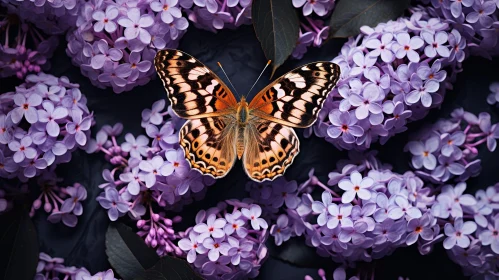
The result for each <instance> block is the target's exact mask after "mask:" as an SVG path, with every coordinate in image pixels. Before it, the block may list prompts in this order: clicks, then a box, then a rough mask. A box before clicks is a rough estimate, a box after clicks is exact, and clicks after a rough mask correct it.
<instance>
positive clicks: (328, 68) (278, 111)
mask: <svg viewBox="0 0 499 280" xmlns="http://www.w3.org/2000/svg"><path fill="white" fill-rule="evenodd" d="M339 77H340V67H339V66H338V65H336V64H334V63H331V62H314V63H309V64H306V65H304V66H301V67H299V68H296V69H294V70H292V71H290V72H288V73H286V74H284V75H283V76H281V77H279V78H278V79H277V80H275V81H274V82H272V83H271V84H270V85H268V86H267V87H265V88H264V89H263V90H262V91H260V92H259V93H258V94H257V95H256V96H255V97H254V98H253V100H252V101H251V103H250V104H249V110H250V114H253V115H255V116H258V117H260V118H263V119H267V120H270V121H273V122H278V123H281V124H284V125H286V126H290V127H302V128H304V127H309V126H311V125H312V124H313V123H314V122H315V120H316V119H317V116H318V114H319V111H320V109H321V108H322V105H323V103H324V101H325V100H326V96H327V95H328V94H329V93H330V92H331V90H332V89H333V87H334V86H335V85H336V82H337V81H338V79H339Z"/></svg>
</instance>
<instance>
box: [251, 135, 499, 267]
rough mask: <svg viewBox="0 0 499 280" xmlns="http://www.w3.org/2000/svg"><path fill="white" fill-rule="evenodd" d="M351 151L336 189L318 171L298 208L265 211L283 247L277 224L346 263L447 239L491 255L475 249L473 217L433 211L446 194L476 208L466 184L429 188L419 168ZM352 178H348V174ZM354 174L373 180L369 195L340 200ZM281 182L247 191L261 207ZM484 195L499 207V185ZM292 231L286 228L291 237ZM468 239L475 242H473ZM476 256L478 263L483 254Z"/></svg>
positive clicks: (425, 248)
mask: <svg viewBox="0 0 499 280" xmlns="http://www.w3.org/2000/svg"><path fill="white" fill-rule="evenodd" d="M437 140H439V139H437ZM350 156H351V158H350V159H349V160H344V161H341V162H340V163H338V164H337V169H336V170H335V171H334V173H335V174H343V173H345V174H344V175H342V176H343V178H342V179H340V180H337V181H336V183H333V184H331V187H328V186H326V185H324V184H322V183H321V182H320V180H318V179H313V175H311V179H309V180H307V181H306V182H305V183H303V184H299V186H300V187H299V188H298V189H297V190H296V193H297V196H298V197H301V198H302V199H301V201H300V204H299V205H298V207H296V208H294V209H291V208H288V207H286V206H285V205H282V206H281V207H280V208H279V209H275V208H269V207H265V208H264V209H265V210H266V211H267V213H264V214H265V215H266V216H267V217H269V219H270V220H271V222H272V226H271V228H272V235H273V236H274V237H275V238H276V239H275V241H276V242H277V243H279V244H281V241H282V240H281V238H282V236H281V235H280V232H279V231H278V230H277V229H281V230H282V229H291V231H290V235H291V237H290V238H293V237H295V236H302V235H303V236H304V237H305V239H306V244H308V245H309V246H313V247H315V248H317V252H318V253H319V254H321V255H329V256H332V257H334V258H335V259H337V260H339V261H340V262H350V261H358V260H364V261H370V260H372V259H373V258H380V257H382V256H384V255H387V254H391V253H392V252H393V250H395V249H396V248H399V247H403V246H407V245H413V244H415V245H417V246H418V249H419V250H420V252H421V253H422V254H427V253H428V252H429V251H430V250H431V248H432V247H433V246H434V245H435V244H437V243H439V242H442V241H444V239H445V241H444V247H445V248H446V249H448V252H449V254H450V255H453V254H455V253H458V252H460V251H458V250H457V249H454V248H453V247H456V246H451V245H453V244H457V247H459V246H461V247H459V248H464V249H466V250H468V248H469V250H470V253H472V254H473V255H477V254H480V252H483V253H481V254H482V255H481V256H482V257H483V256H484V254H489V253H490V250H489V249H488V247H487V246H488V245H485V246H484V247H483V248H484V249H483V251H480V250H479V249H476V248H475V247H476V246H477V242H479V241H478V240H479V238H478V235H479V234H480V233H481V232H483V230H482V229H483V228H482V229H478V228H477V227H478V226H477V224H476V223H475V222H474V221H473V220H470V217H471V216H470V215H467V216H465V217H464V218H463V215H462V214H461V217H457V216H450V215H448V216H447V217H443V216H441V215H438V216H434V215H433V209H432V208H433V207H432V206H434V205H438V204H440V203H442V201H443V200H441V199H440V198H443V197H445V198H446V199H448V200H449V201H452V202H453V203H455V204H458V205H460V207H463V209H466V211H468V207H472V206H473V205H475V204H474V202H475V199H474V198H473V197H472V196H470V195H467V194H463V192H464V189H465V185H464V184H457V185H456V186H451V185H449V186H446V187H443V188H434V187H432V186H431V185H425V184H424V182H423V181H422V180H421V179H419V178H418V177H416V176H415V174H414V173H411V172H407V173H405V174H404V175H401V174H397V173H395V172H393V171H391V170H390V167H389V166H385V165H383V164H382V163H381V162H379V161H378V160H377V159H376V158H375V157H373V155H372V154H364V156H362V155H361V156H359V155H357V154H355V156H354V153H350ZM339 170H342V171H341V172H340V171H339ZM349 176H350V179H347V178H349ZM351 177H360V178H356V179H355V181H356V182H357V183H358V184H361V182H362V179H365V178H368V180H372V186H370V196H371V197H370V198H366V199H362V198H359V199H357V200H355V201H352V202H350V203H342V190H341V189H342V188H341V184H343V183H344V182H350V184H352V185H355V184H353V183H352V182H353V180H352V179H351ZM338 181H339V183H338ZM281 184H283V182H272V183H265V184H260V185H258V184H250V185H248V186H249V188H248V190H249V191H250V196H251V197H252V199H256V201H257V202H258V203H259V204H262V205H272V201H273V200H274V199H275V198H274V197H272V195H271V194H268V191H267V187H269V189H270V191H271V190H272V188H275V187H277V186H279V185H281ZM314 189H315V190H317V189H319V190H322V199H321V201H314V198H313V197H312V196H311V193H312V192H313V191H314ZM338 190H339V191H340V192H339V193H338ZM432 193H436V194H437V195H435V196H437V197H438V198H439V199H435V196H432V195H431V194H432ZM479 193H480V195H478V196H479V197H480V199H477V200H479V201H483V202H482V203H485V201H494V200H495V201H496V203H498V205H499V194H498V193H499V189H497V190H496V188H495V187H491V188H489V189H488V194H486V193H485V192H483V193H481V192H479ZM496 196H497V197H496ZM452 207H455V206H452ZM307 209H309V210H307ZM497 209H499V207H497ZM467 213H469V212H467ZM437 214H438V213H437ZM480 215H486V216H484V218H485V219H486V220H488V219H490V220H493V219H491V217H492V216H491V211H489V212H483V214H480ZM285 217H286V218H285ZM278 219H279V225H278V224H277V220H278ZM471 219H473V218H471ZM443 223H447V225H446V226H445V229H444V227H441V226H440V225H439V224H443ZM481 224H482V225H483V223H481ZM487 225H488V226H489V229H490V232H493V231H494V229H493V226H491V225H490V223H489V222H488V221H487V223H485V226H487ZM287 235H288V234H287V231H286V238H288V237H287ZM472 235H473V236H472ZM484 235H485V237H484V238H487V241H486V244H491V243H487V242H492V241H489V239H488V238H489V237H488V235H491V234H490V233H486V234H484ZM492 235H493V233H492ZM466 239H467V240H468V242H467V241H466ZM470 240H473V244H471V242H470ZM490 240H492V239H490ZM466 243H468V245H469V246H468V245H466ZM470 259H471V261H473V262H474V261H477V260H478V259H479V258H473V257H471V258H470ZM487 269H488V268H487Z"/></svg>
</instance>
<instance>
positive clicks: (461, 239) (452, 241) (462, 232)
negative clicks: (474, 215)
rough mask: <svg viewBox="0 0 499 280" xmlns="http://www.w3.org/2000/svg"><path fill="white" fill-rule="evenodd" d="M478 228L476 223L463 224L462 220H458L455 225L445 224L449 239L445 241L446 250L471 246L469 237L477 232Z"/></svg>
mask: <svg viewBox="0 0 499 280" xmlns="http://www.w3.org/2000/svg"><path fill="white" fill-rule="evenodd" d="M476 228H477V226H476V224H475V222H472V221H467V222H463V219H462V218H457V219H456V220H455V221H454V225H451V224H449V223H447V224H445V227H444V230H445V235H446V236H447V238H446V239H445V240H444V248H445V249H447V250H449V249H451V248H452V247H454V246H455V245H457V246H459V247H461V248H467V247H468V246H469V245H470V239H469V237H468V236H467V235H470V234H472V233H473V232H475V230H476Z"/></svg>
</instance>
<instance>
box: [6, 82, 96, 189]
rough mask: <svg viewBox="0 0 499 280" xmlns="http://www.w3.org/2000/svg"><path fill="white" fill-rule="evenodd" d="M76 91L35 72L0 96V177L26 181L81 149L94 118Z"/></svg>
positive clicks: (74, 88) (68, 84)
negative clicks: (10, 90) (13, 89)
mask: <svg viewBox="0 0 499 280" xmlns="http://www.w3.org/2000/svg"><path fill="white" fill-rule="evenodd" d="M78 87H79V86H78V85H77V84H73V83H71V82H70V81H69V80H68V78H66V77H64V76H63V77H60V78H57V77H54V76H52V75H49V74H44V73H42V72H40V73H38V74H36V75H35V74H31V75H28V76H27V77H26V80H25V83H24V84H22V85H20V86H18V87H16V90H15V91H14V92H7V93H4V94H2V95H0V177H3V178H14V177H18V178H19V179H20V180H21V181H23V182H25V181H27V180H28V179H29V178H33V177H35V176H37V175H39V174H40V173H41V172H42V171H43V170H45V169H46V168H47V167H49V166H55V165H57V164H59V163H64V162H68V161H70V160H71V153H72V152H73V151H74V150H76V149H78V148H85V146H86V144H87V139H88V137H89V136H90V127H91V126H92V124H93V121H94V119H93V115H92V114H91V113H90V112H89V110H88V108H87V105H86V103H87V101H86V98H85V96H83V95H82V93H81V92H80V90H79V88H78Z"/></svg>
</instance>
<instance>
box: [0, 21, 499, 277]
mask: <svg viewBox="0 0 499 280" xmlns="http://www.w3.org/2000/svg"><path fill="white" fill-rule="evenodd" d="M343 43H344V41H343V40H339V39H335V40H331V41H329V42H327V43H326V44H325V45H323V46H322V47H321V48H320V49H318V48H311V49H310V50H309V52H308V53H307V54H306V55H305V57H304V58H303V59H301V60H289V61H288V62H286V63H285V64H284V65H283V66H282V67H280V68H279V69H278V70H277V72H276V76H275V77H278V76H280V75H282V74H284V73H285V72H287V71H289V70H291V69H293V68H294V67H297V66H299V65H302V64H305V63H308V62H312V61H316V60H331V59H332V58H334V57H335V56H336V55H337V54H338V53H339V51H340V48H341V46H342V45H343ZM65 47H66V45H65V40H64V38H61V45H60V47H59V48H58V50H57V51H56V53H55V55H54V57H53V58H52V60H51V62H52V68H51V70H50V71H49V73H51V74H53V75H55V76H67V77H68V78H69V79H70V81H71V82H73V83H78V84H80V88H81V91H82V93H83V94H85V95H86V97H87V99H88V107H89V108H90V110H91V111H93V112H94V113H95V119H96V122H97V123H96V125H95V127H94V128H93V130H92V131H93V133H94V134H93V135H95V132H97V131H98V130H99V129H100V127H101V126H103V125H105V124H111V125H112V124H114V123H116V122H122V123H123V124H124V127H125V129H124V132H123V133H122V137H121V138H123V135H125V134H126V132H131V133H133V134H134V135H138V134H145V131H144V130H143V129H142V127H141V126H140V120H141V112H142V110H143V109H145V108H151V106H152V103H153V102H154V101H156V100H158V99H161V98H166V94H165V91H164V89H163V87H162V85H161V82H160V81H159V79H155V80H153V81H151V82H149V83H148V84H147V85H145V86H141V87H137V88H135V89H134V90H132V91H130V92H125V93H122V94H119V95H117V94H115V93H114V92H113V91H112V89H106V90H102V89H98V88H96V87H94V86H92V85H91V83H90V81H89V80H88V78H86V77H84V76H83V75H81V73H80V69H79V68H78V67H76V66H73V65H72V64H71V61H70V58H69V57H67V55H66V53H65ZM179 49H181V50H183V51H185V52H187V53H190V54H191V55H193V56H195V57H196V58H197V59H199V60H200V61H201V62H203V63H205V64H206V65H207V66H208V67H209V68H211V69H212V70H214V71H215V72H216V73H217V74H218V75H219V76H220V77H221V78H222V79H224V80H226V79H225V77H224V76H223V74H222V72H221V71H220V69H219V68H218V66H217V64H216V62H217V61H220V62H221V64H222V65H223V67H224V69H225V71H226V72H227V74H228V76H229V77H230V79H231V81H232V83H233V84H234V85H235V86H236V88H237V90H238V91H239V93H240V94H245V93H246V92H247V91H248V90H249V88H250V87H251V85H252V84H253V82H254V81H255V79H256V78H257V76H258V74H259V73H260V71H261V69H263V67H264V65H265V63H266V62H267V59H266V58H265V56H264V54H263V52H262V50H261V47H260V44H259V42H258V40H257V39H256V36H255V34H254V31H253V28H252V27H251V26H244V27H241V28H239V29H238V30H237V31H231V30H224V31H221V32H220V33H218V34H213V33H210V32H206V31H201V30H197V29H195V28H193V27H191V28H189V31H188V32H187V34H186V35H185V36H184V37H183V39H182V40H181V44H180V47H179ZM498 66H499V60H497V59H496V60H494V61H489V60H485V59H483V58H479V57H472V58H469V59H468V60H466V61H465V63H464V64H463V68H464V71H463V73H461V74H459V75H458V80H457V82H456V83H455V84H454V89H453V90H450V91H448V92H447V95H446V98H445V101H444V104H443V105H442V108H440V109H435V110H433V111H432V112H431V113H430V115H429V116H428V117H426V118H425V119H424V120H422V121H418V122H414V123H411V124H410V125H409V132H406V133H403V134H399V135H397V136H395V137H393V138H392V139H390V141H388V143H387V144H385V145H384V146H381V145H379V144H375V145H373V147H372V149H375V150H378V151H379V158H380V159H381V160H382V161H384V162H387V163H391V164H392V165H393V166H394V170H395V171H397V172H404V171H406V170H409V166H408V164H407V162H408V161H409V156H408V155H407V154H405V153H403V152H402V150H403V146H404V145H405V143H406V142H407V139H408V137H409V135H410V132H411V131H416V130H417V129H418V128H419V127H420V126H421V125H424V124H428V123H432V122H434V121H435V120H436V119H438V118H447V117H449V114H450V112H451V111H452V110H453V109H455V108H458V107H463V108H464V109H465V110H467V111H470V112H473V113H475V114H478V113H479V112H482V111H487V112H489V113H490V114H491V115H492V121H493V122H496V121H497V120H498V118H497V116H498V115H497V113H498V109H497V108H496V107H492V106H489V105H488V104H487V103H486V100H485V99H486V96H487V95H488V94H489V89H488V87H489V84H490V83H491V82H494V81H499V75H497V69H499V68H498ZM269 76H270V71H269V70H267V71H266V73H264V74H263V76H262V78H261V80H260V81H259V83H258V84H257V85H256V86H255V88H254V90H253V91H252V94H250V95H249V99H251V97H252V96H253V95H254V94H255V93H256V92H258V91H259V90H260V89H262V88H263V87H264V86H265V85H267V84H268V83H269V82H270V81H269ZM275 77H274V78H275ZM18 83H19V80H17V79H14V78H9V79H0V92H6V91H9V90H13V88H14V86H15V85H17V84H18ZM298 135H299V136H300V138H301V139H300V140H301V150H302V152H301V153H300V154H299V155H298V157H297V159H296V160H295V162H294V164H293V165H292V166H291V167H290V168H289V170H288V171H287V172H286V176H285V177H286V178H287V179H288V180H298V181H299V182H302V181H304V180H305V179H306V178H307V173H308V171H309V170H310V168H315V171H316V172H315V174H316V175H317V176H318V177H319V178H320V179H322V181H323V182H326V181H327V179H326V178H327V174H328V173H329V172H331V171H332V170H333V169H334V168H335V164H336V161H337V160H338V159H341V158H345V157H346V152H340V151H337V150H336V149H335V148H334V147H333V146H332V145H331V144H329V143H327V142H326V141H324V140H323V139H320V138H317V137H315V136H312V137H311V138H309V139H304V138H303V137H302V135H303V133H302V131H298ZM498 155H499V152H497V151H496V152H495V153H490V152H488V151H486V150H485V149H483V148H482V149H481V152H480V158H481V159H482V168H483V170H482V173H481V175H480V176H478V177H476V178H472V179H470V180H469V181H468V182H467V183H468V192H470V193H474V192H475V191H476V190H478V189H483V188H486V187H487V186H489V185H492V184H495V183H496V182H498V181H499V172H497V159H498ZM106 167H110V164H108V163H107V162H106V161H105V159H104V157H103V155H102V154H92V155H88V154H86V153H85V152H82V151H77V152H75V153H74V154H73V160H72V161H71V162H70V163H67V164H64V165H60V166H59V167H58V169H57V172H58V174H59V176H60V177H63V178H64V183H65V184H66V185H70V184H73V183H74V182H80V183H81V184H83V185H84V186H85V187H86V188H87V191H88V198H87V200H86V201H85V202H84V203H83V206H84V213H83V215H82V216H81V217H79V220H78V225H77V226H76V228H68V227H66V226H64V225H62V224H51V223H50V222H48V221H46V218H47V215H46V214H45V213H43V211H38V213H37V214H36V216H35V217H34V219H33V220H34V223H35V226H36V228H37V231H38V237H39V241H40V251H41V252H46V253H48V254H49V255H51V256H52V257H62V258H64V259H65V264H66V265H68V266H69V265H73V266H77V267H80V266H84V267H86V268H87V269H88V270H89V271H90V272H92V273H96V272H98V271H102V270H105V269H108V268H109V263H108V262H107V258H106V255H105V252H104V250H105V247H104V236H105V232H106V229H107V226H108V224H109V220H108V218H107V214H106V212H105V211H104V209H102V208H101V207H100V205H99V204H98V203H97V202H96V201H95V198H96V197H97V196H98V195H99V193H100V192H101V190H100V189H99V188H98V187H97V186H98V185H99V184H100V183H102V182H103V179H102V176H101V172H102V170H103V169H104V168H106ZM247 180H248V179H247V177H246V175H245V174H244V172H243V170H242V167H241V165H240V163H237V166H236V167H235V168H233V169H232V171H231V172H230V173H229V175H228V176H227V177H225V178H223V179H221V180H218V181H217V182H216V184H215V185H213V186H211V187H210V189H209V191H208V193H207V196H206V199H204V200H203V201H201V202H195V203H194V204H192V205H190V206H188V207H186V208H185V209H184V211H183V212H182V213H181V215H182V217H183V218H184V222H183V223H182V225H181V227H182V228H179V230H182V229H184V228H185V227H188V226H192V225H193V223H194V216H195V214H196V213H197V211H199V210H201V209H205V208H207V207H210V206H214V205H216V203H217V202H218V201H221V200H224V199H229V198H244V197H246V196H247V193H246V192H245V191H244V184H245V183H246V182H247ZM269 241H270V242H269V243H272V242H273V240H272V239H270V240H269ZM289 243H290V244H287V245H284V246H281V247H280V248H276V247H275V246H271V245H272V244H269V246H270V248H271V250H270V257H269V259H268V260H267V261H266V262H265V263H264V265H263V267H262V268H261V270H260V276H259V278H258V279H290V280H294V279H297V280H298V279H303V278H304V276H305V275H307V274H309V275H312V276H314V278H316V279H318V276H317V268H319V267H322V268H324V269H325V270H326V273H327V274H328V275H329V277H330V278H332V271H333V269H334V268H335V267H336V266H337V264H335V263H334V262H332V261H331V260H330V259H324V258H321V257H319V256H317V255H316V254H315V253H314V250H313V249H310V248H308V247H306V246H305V245H304V244H303V243H304V242H303V240H302V239H299V238H298V239H296V240H295V241H294V242H289ZM0 254H1V252H0ZM283 260H285V261H283ZM359 267H361V268H363V269H366V270H368V271H371V270H373V269H374V270H375V271H376V277H375V279H397V277H398V276H404V277H410V278H411V279H442V278H444V279H466V277H463V276H462V273H461V269H460V267H459V266H458V265H456V264H454V263H453V262H452V261H451V260H450V259H449V258H448V257H447V255H446V253H445V250H444V249H443V248H442V245H441V244H438V245H436V247H435V251H434V252H432V253H431V254H430V255H428V256H421V255H419V253H418V252H417V249H416V248H415V247H414V246H413V247H410V248H401V249H399V250H397V251H396V253H395V254H394V255H392V256H390V257H386V258H384V259H382V260H378V261H374V262H372V263H370V264H359Z"/></svg>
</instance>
